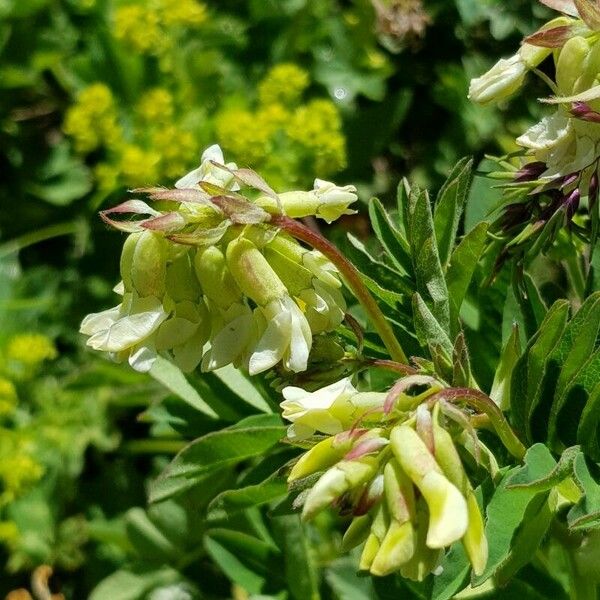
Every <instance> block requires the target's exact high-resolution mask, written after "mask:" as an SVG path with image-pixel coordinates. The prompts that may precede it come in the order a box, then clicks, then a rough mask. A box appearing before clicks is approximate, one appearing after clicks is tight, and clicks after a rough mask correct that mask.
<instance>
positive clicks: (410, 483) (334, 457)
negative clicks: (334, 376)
mask: <svg viewBox="0 0 600 600" xmlns="http://www.w3.org/2000/svg"><path fill="white" fill-rule="evenodd" d="M423 387H425V391H420V392H419V391H418V390H419V389H423ZM442 389H443V386H442V384H441V383H439V382H438V381H436V380H435V379H433V378H431V377H429V376H425V375H410V376H407V377H405V378H403V379H401V380H399V382H398V383H397V384H396V385H394V386H393V387H392V389H391V390H390V391H389V392H388V393H387V394H386V393H376V392H359V391H358V390H357V389H356V388H354V386H353V385H352V384H351V382H350V380H349V379H345V380H342V381H339V382H337V383H334V384H332V385H329V386H327V387H325V388H322V389H320V390H318V391H317V392H313V393H309V392H305V391H304V390H302V389H300V388H290V387H288V388H285V389H284V390H283V394H284V397H285V401H284V402H283V403H282V409H283V416H284V418H286V419H288V420H290V421H291V422H292V425H291V426H290V429H289V431H288V436H289V437H290V439H291V440H299V439H306V438H308V437H309V436H312V435H313V434H314V433H315V432H319V433H325V434H328V436H329V437H325V438H321V439H320V441H318V442H317V443H316V444H315V445H313V447H312V448H311V449H310V450H308V451H307V452H306V453H305V454H303V455H302V456H301V457H300V459H299V460H298V461H297V462H296V463H295V464H294V466H293V467H292V470H291V472H290V474H289V478H288V481H289V482H290V483H291V484H292V487H299V488H300V489H302V488H306V485H303V480H304V481H306V482H309V483H308V486H309V487H308V489H304V491H303V492H301V494H300V495H299V496H298V499H297V501H296V502H297V503H298V504H301V505H302V515H303V517H304V518H305V519H310V518H312V517H314V516H315V515H316V514H318V513H319V512H321V511H322V510H324V509H326V508H327V507H330V506H335V507H336V508H337V509H338V510H339V511H340V513H341V514H342V515H346V516H349V517H350V519H351V521H350V524H349V526H348V528H347V530H346V532H345V534H344V538H343V542H342V546H343V548H344V549H345V550H349V549H351V548H353V547H355V546H358V545H359V544H361V543H363V542H364V547H363V551H362V555H361V559H360V568H361V569H362V570H365V571H369V572H370V573H371V574H373V575H378V576H383V575H388V574H390V573H392V572H394V571H400V573H401V574H402V575H403V576H404V577H407V578H409V579H414V580H419V581H421V580H423V579H424V578H425V577H426V576H427V575H428V574H429V573H431V572H436V570H437V568H438V567H439V564H440V562H441V559H442V558H443V554H444V552H443V551H444V549H445V548H447V547H448V546H450V545H451V544H453V543H454V542H457V541H459V540H460V541H461V542H462V544H463V546H464V548H465V551H466V554H467V556H468V558H469V560H470V562H471V564H472V566H473V571H474V572H475V573H476V574H480V573H482V572H483V570H484V568H485V565H486V562H487V556H488V547H487V541H486V538H485V535H484V521H483V517H482V514H481V511H480V508H479V505H478V502H477V498H476V496H475V493H474V490H473V488H472V486H471V483H470V481H469V478H468V477H467V475H466V472H465V469H464V467H463V464H462V460H461V457H460V455H459V453H458V450H457V446H460V447H461V448H462V449H463V450H464V451H466V452H467V453H469V454H471V455H472V456H473V457H474V458H475V459H476V460H480V459H481V456H482V455H483V454H484V453H485V455H486V457H487V459H488V465H487V466H488V468H489V469H490V470H492V471H493V470H494V469H495V468H496V467H495V462H494V459H493V456H492V455H491V453H490V452H489V450H487V448H485V446H484V445H483V444H482V443H481V442H480V441H479V440H478V438H477V436H476V434H475V432H474V431H473V430H472V428H470V426H469V424H468V419H467V418H466V415H465V414H464V413H463V412H462V411H461V410H460V409H458V408H457V407H455V406H453V405H450V404H449V403H447V402H446V401H445V400H444V399H443V392H442ZM414 390H417V391H416V392H415V393H411V391H414ZM317 474H318V477H317V479H316V482H315V480H314V478H315V476H316V475H317Z"/></svg>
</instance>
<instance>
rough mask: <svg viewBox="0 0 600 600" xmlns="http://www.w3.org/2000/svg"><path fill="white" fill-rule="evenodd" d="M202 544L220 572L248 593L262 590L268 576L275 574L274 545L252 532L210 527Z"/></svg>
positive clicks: (256, 592)
mask: <svg viewBox="0 0 600 600" xmlns="http://www.w3.org/2000/svg"><path fill="white" fill-rule="evenodd" d="M204 547H205V548H206V551H207V552H208V553H209V554H210V556H211V557H212V559H213V560H214V561H215V562H216V563H217V565H219V567H220V568H221V570H222V571H223V573H225V575H227V577H228V578H229V579H231V581H233V582H235V583H237V584H238V585H240V586H241V587H242V588H244V589H245V590H247V591H248V592H250V593H251V594H258V593H260V592H261V591H262V590H263V587H264V586H265V582H266V581H267V579H268V578H269V577H272V576H275V577H276V573H274V572H272V571H271V569H270V568H269V567H270V566H271V567H274V566H275V564H274V562H273V561H274V558H275V557H276V556H277V553H276V551H275V550H274V548H273V546H272V545H270V544H268V543H266V542H264V541H262V540H259V539H257V538H255V537H254V536H251V535H248V534H246V533H242V532H240V531H232V530H231V529H210V530H209V531H207V533H206V536H205V538H204Z"/></svg>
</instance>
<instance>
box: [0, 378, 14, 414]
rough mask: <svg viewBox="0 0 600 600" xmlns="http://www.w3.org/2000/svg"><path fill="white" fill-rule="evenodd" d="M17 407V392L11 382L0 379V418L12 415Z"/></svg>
mask: <svg viewBox="0 0 600 600" xmlns="http://www.w3.org/2000/svg"><path fill="white" fill-rule="evenodd" d="M16 405H17V390H16V389H15V386H14V384H13V382H12V381H10V380H8V379H5V378H4V377H0V416H2V415H8V414H10V413H12V411H13V410H14V408H15V406H16Z"/></svg>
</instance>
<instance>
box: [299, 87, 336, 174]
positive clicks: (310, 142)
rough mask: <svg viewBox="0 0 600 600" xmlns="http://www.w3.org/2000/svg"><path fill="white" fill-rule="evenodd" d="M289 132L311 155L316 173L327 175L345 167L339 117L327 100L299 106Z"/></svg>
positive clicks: (331, 103)
mask: <svg viewBox="0 0 600 600" xmlns="http://www.w3.org/2000/svg"><path fill="white" fill-rule="evenodd" d="M288 135H289V136H290V138H291V139H293V140H295V141H297V142H299V143H300V144H302V145H303V146H304V148H306V149H307V150H308V151H309V153H311V154H312V155H313V156H314V160H315V163H314V167H315V172H316V173H317V175H321V176H326V175H329V174H331V173H335V172H336V171H340V170H341V169H343V168H344V167H345V166H346V145H345V139H344V136H343V133H342V120H341V117H340V113H339V112H338V110H337V108H336V106H335V104H333V102H331V101H329V100H322V99H318V100H311V101H310V102H309V103H308V104H306V105H304V106H300V107H299V108H298V110H296V112H295V113H294V116H293V118H292V120H291V122H290V124H289V127H288Z"/></svg>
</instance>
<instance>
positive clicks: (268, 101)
mask: <svg viewBox="0 0 600 600" xmlns="http://www.w3.org/2000/svg"><path fill="white" fill-rule="evenodd" d="M308 84H309V77H308V73H307V72H306V71H304V70H303V69H301V68H300V67H298V66H296V65H294V64H289V63H282V64H279V65H277V66H275V67H273V68H272V69H271V70H270V71H269V72H268V73H267V74H266V76H265V77H264V79H263V80H262V81H261V82H260V83H259V84H258V104H257V106H256V108H255V109H254V110H252V109H250V108H247V107H244V108H239V107H235V108H228V109H225V110H223V111H221V112H220V113H218V114H217V116H216V122H215V124H216V136H217V140H218V141H219V143H220V144H221V146H223V148H224V149H225V150H227V151H228V153H230V154H231V156H232V157H233V158H234V159H236V160H244V161H245V162H246V163H248V164H250V165H251V166H252V167H253V168H256V169H258V170H260V171H261V173H263V174H264V176H265V177H266V179H267V180H268V181H269V182H271V183H272V184H273V185H275V186H276V187H278V188H283V189H285V186H289V185H293V184H294V183H296V182H297V181H298V179H299V175H300V174H301V173H302V172H310V173H315V174H316V175H317V176H318V177H328V176H329V175H331V174H333V173H336V172H338V171H340V170H341V169H343V168H344V167H345V165H346V147H345V139H344V136H343V134H342V122H341V117H340V113H339V111H338V109H337V107H336V106H335V104H334V103H333V102H331V101H330V100H325V99H313V100H310V101H308V102H306V103H302V102H301V100H302V94H303V92H304V90H305V89H306V87H307V86H308Z"/></svg>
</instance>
